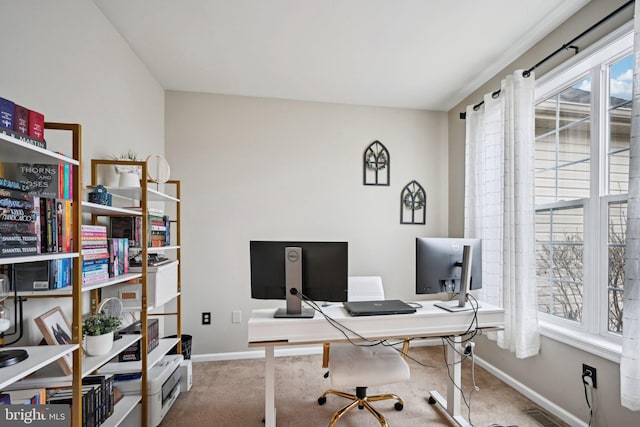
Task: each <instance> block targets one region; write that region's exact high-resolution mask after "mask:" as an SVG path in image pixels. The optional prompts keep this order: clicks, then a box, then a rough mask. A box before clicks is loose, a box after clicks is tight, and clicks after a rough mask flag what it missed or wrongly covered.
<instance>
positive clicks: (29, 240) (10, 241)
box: [0, 233, 39, 246]
mask: <svg viewBox="0 0 640 427" xmlns="http://www.w3.org/2000/svg"><path fill="white" fill-rule="evenodd" d="M38 238H39V237H38V235H37V234H36V233H9V234H0V246H23V245H31V244H34V243H35V244H37V243H38Z"/></svg>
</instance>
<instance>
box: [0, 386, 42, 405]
mask: <svg viewBox="0 0 640 427" xmlns="http://www.w3.org/2000/svg"><path fill="white" fill-rule="evenodd" d="M3 393H5V394H8V395H9V399H10V403H11V404H12V405H16V404H17V405H20V404H26V405H44V404H46V403H47V391H46V389H44V388H25V389H19V390H10V391H4V392H3Z"/></svg>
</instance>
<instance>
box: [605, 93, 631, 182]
mask: <svg viewBox="0 0 640 427" xmlns="http://www.w3.org/2000/svg"><path fill="white" fill-rule="evenodd" d="M629 141H631V104H623V105H621V106H619V107H617V108H615V109H613V110H611V111H609V194H621V193H627V192H628V191H629V190H628V189H629Z"/></svg>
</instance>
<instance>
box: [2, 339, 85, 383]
mask: <svg viewBox="0 0 640 427" xmlns="http://www.w3.org/2000/svg"><path fill="white" fill-rule="evenodd" d="M7 348H10V349H24V350H26V351H27V353H28V354H29V357H27V358H26V359H25V360H23V361H22V362H20V363H16V364H15V365H11V366H7V367H5V368H2V369H0V390H3V389H6V388H7V387H9V386H10V385H12V384H14V383H16V382H17V381H20V380H22V379H23V378H25V377H26V376H28V375H30V374H33V373H34V372H38V373H39V372H40V370H41V369H43V368H44V367H45V366H47V365H50V364H51V365H56V367H57V362H56V361H57V360H58V359H60V358H61V357H64V356H66V355H67V354H70V353H71V352H72V351H74V350H75V349H77V348H78V344H69V345H41V346H29V347H7ZM54 362H55V363H54ZM21 388H26V387H21Z"/></svg>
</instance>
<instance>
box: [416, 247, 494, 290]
mask: <svg viewBox="0 0 640 427" xmlns="http://www.w3.org/2000/svg"><path fill="white" fill-rule="evenodd" d="M465 246H470V247H471V261H472V262H471V269H470V270H469V273H470V276H471V277H470V278H469V290H472V289H480V288H481V287H482V242H481V240H480V239H458V238H438V237H418V238H416V294H435V293H439V292H447V293H450V294H452V293H457V292H460V286H461V283H462V272H463V268H462V267H463V250H464V247H465ZM463 288H464V286H463Z"/></svg>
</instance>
